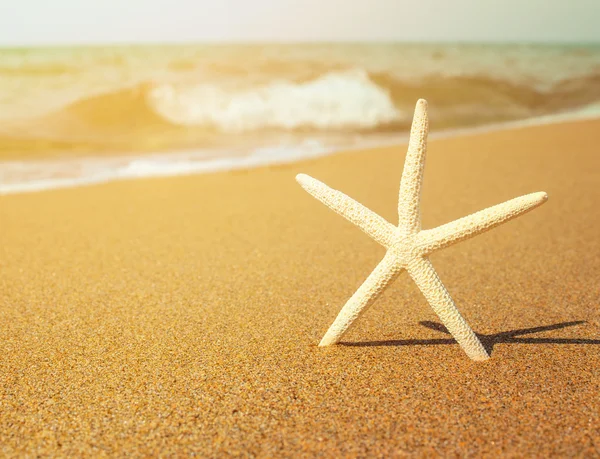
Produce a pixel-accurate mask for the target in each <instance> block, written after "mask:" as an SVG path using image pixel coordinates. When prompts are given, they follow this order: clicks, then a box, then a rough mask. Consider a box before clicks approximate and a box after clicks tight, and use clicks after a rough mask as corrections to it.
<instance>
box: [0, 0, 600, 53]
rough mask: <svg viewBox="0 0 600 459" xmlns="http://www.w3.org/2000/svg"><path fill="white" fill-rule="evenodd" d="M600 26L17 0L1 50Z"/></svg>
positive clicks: (580, 9) (442, 14)
mask: <svg viewBox="0 0 600 459" xmlns="http://www.w3.org/2000/svg"><path fill="white" fill-rule="evenodd" d="M8 5H10V6H8ZM599 24H600V0H501V1H500V0H498V1H494V0H414V1H412V2H409V1H406V0H19V1H16V0H15V1H7V2H4V5H1V6H0V46H23V45H52V44H101V43H144V42H152V43H166V42H168V43H170V42H206V41H209V42H214V41H218V42H222V41H229V42H231V41H233V42H246V41H277V42H290V41H291V42H296V41H500V42H522V41H526V42H600V25H599Z"/></svg>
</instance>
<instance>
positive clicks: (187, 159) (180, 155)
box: [0, 110, 599, 196]
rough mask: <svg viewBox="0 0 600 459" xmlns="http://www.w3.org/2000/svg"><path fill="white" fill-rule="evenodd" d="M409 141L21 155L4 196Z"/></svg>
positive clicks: (468, 131)
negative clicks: (63, 155)
mask: <svg viewBox="0 0 600 459" xmlns="http://www.w3.org/2000/svg"><path fill="white" fill-rule="evenodd" d="M596 119H599V115H598V114H597V113H596V110H589V111H585V110H584V111H580V112H572V113H562V114H556V115H549V116H543V117H538V118H528V119H524V120H517V121H507V122H503V123H495V124H487V125H482V126H474V127H463V128H453V129H447V130H442V131H440V132H435V131H434V132H433V133H432V134H431V135H430V138H431V139H432V140H438V139H447V138H452V137H468V136H473V135H480V134H486V133H493V132H496V131H506V130H514V129H523V128H527V127H531V126H540V125H548V124H563V123H577V122H580V121H593V120H596ZM407 141H408V133H403V134H397V135H388V136H386V137H381V138H379V139H377V138H372V139H369V140H366V139H363V140H361V141H360V143H359V144H358V145H356V146H348V145H346V146H343V147H342V146H338V147H336V146H334V145H329V146H326V145H325V144H322V143H320V142H319V141H317V140H313V141H311V140H310V139H305V141H303V142H301V143H298V144H295V145H287V146H284V145H281V146H276V145H274V146H264V147H255V148H251V149H249V150H248V151H244V150H242V149H239V148H238V150H239V151H237V152H235V150H233V153H232V151H230V152H229V154H228V155H227V154H226V152H224V151H220V150H218V149H204V150H190V151H172V152H168V153H158V152H154V153H153V152H145V153H141V152H140V153H137V154H126V155H123V154H118V153H114V152H113V153H111V154H108V155H102V156H101V155H82V156H74V157H64V158H63V157H57V158H52V157H51V158H45V159H39V158H30V157H28V155H27V154H24V155H21V159H19V160H8V161H7V160H4V161H0V196H2V195H9V194H18V193H30V192H40V191H45V190H52V189H60V188H75V187H80V186H87V185H92V184H100V183H107V182H112V181H118V180H133V179H143V178H150V177H174V176H185V175H194V174H205V173H213V172H223V171H232V170H239V169H253V168H256V167H265V166H271V165H280V164H288V163H293V162H298V161H303V160H310V159H314V158H319V157H323V156H328V155H332V154H344V153H348V152H356V151H363V150H366V149H378V148H389V147H394V146H399V145H402V144H404V143H406V142H407Z"/></svg>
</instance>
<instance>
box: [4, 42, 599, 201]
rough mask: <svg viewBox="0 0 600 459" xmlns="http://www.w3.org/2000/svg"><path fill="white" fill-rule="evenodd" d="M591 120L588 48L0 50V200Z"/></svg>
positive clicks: (594, 53)
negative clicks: (419, 137) (420, 123)
mask: <svg viewBox="0 0 600 459" xmlns="http://www.w3.org/2000/svg"><path fill="white" fill-rule="evenodd" d="M419 98H425V99H427V100H428V101H429V107H430V117H431V125H432V129H433V132H434V133H437V134H438V135H454V134H455V133H457V132H468V131H470V130H480V129H495V128H498V127H502V126H506V125H511V126H512V125H515V124H527V123H540V122H552V121H556V120H562V119H570V118H577V117H597V116H600V45H531V44H510V45H498V44H408V43H378V44H367V43H356V44H302V45H300V44H298V45H293V44H289V45H277V44H266V45H258V44H253V45H232V44H210V45H209V44H206V45H169V46H159V45H152V46H151V45H144V46H112V47H72V48H66V47H64V48H30V49H28V48H19V49H0V194H7V193H16V192H26V191H36V190H43V189H51V188H59V187H67V186H79V185H84V184H89V183H99V182H106V181H110V180H118V179H126V178H136V177H149V176H161V175H177V174H190V173H200V172H208V171H215V170H228V169H235V168H245V167H253V166H257V165H264V164H271V163H281V162H289V161H296V160H301V159H303V158H308V157H314V156H318V155H324V154H328V153H331V152H334V151H339V150H343V149H355V148H362V147H366V146H375V145H383V144H393V143H397V142H399V141H402V140H404V139H405V138H406V135H407V132H408V129H409V127H410V122H411V118H412V111H413V108H414V105H415V102H416V101H417V99H419Z"/></svg>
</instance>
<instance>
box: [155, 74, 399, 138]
mask: <svg viewBox="0 0 600 459" xmlns="http://www.w3.org/2000/svg"><path fill="white" fill-rule="evenodd" d="M148 99H149V101H150V103H151V104H152V106H153V109H154V110H155V111H156V112H157V113H159V114H160V115H161V116H162V117H163V118H166V119H167V120H169V121H170V122H172V123H174V124H183V125H201V126H211V127H214V128H216V129H219V130H221V131H224V132H232V133H239V132H247V131H252V130H257V129H269V128H275V129H297V128H313V129H342V128H343V129H356V128H358V129H360V128H373V127H376V126H379V125H382V124H386V123H391V122H394V121H397V120H399V119H401V116H402V114H401V113H400V111H399V110H398V108H397V107H395V106H394V103H393V101H392V99H391V97H390V94H389V93H388V92H387V91H386V90H385V89H384V88H382V87H380V86H378V85H377V84H375V83H374V82H373V81H371V80H370V79H369V76H368V74H367V72H365V71H364V70H359V69H357V70H349V71H345V72H329V73H327V74H325V75H323V76H321V77H319V78H317V79H314V80H310V81H307V82H303V83H293V82H290V81H283V80H282V81H273V82H271V83H269V84H267V85H264V86H259V87H255V88H252V89H247V90H244V91H233V90H231V89H227V90H226V89H224V88H221V87H219V86H217V85H215V84H198V85H191V86H190V85H186V86H174V85H169V84H163V85H159V86H156V87H154V88H153V89H152V90H151V91H150V92H149V94H148Z"/></svg>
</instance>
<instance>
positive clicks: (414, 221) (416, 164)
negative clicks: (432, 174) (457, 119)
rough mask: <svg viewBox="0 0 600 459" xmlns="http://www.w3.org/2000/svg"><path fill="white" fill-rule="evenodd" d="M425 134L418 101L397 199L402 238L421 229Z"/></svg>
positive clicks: (426, 125) (424, 118) (426, 124)
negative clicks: (403, 235) (403, 234)
mask: <svg viewBox="0 0 600 459" xmlns="http://www.w3.org/2000/svg"><path fill="white" fill-rule="evenodd" d="M428 130H429V118H428V115H427V102H426V101H425V100H423V99H419V101H418V102H417V106H416V107H415V115H414V118H413V122H412V127H411V130H410V139H409V141H408V152H407V153H406V159H405V161H404V170H403V171H402V179H401V181H400V194H399V197H398V220H399V222H398V227H399V228H400V230H401V231H402V232H403V233H406V234H413V233H416V232H418V231H419V230H420V229H421V215H420V210H419V207H420V200H421V185H422V183H423V169H424V167H425V154H426V152H427V133H428Z"/></svg>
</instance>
